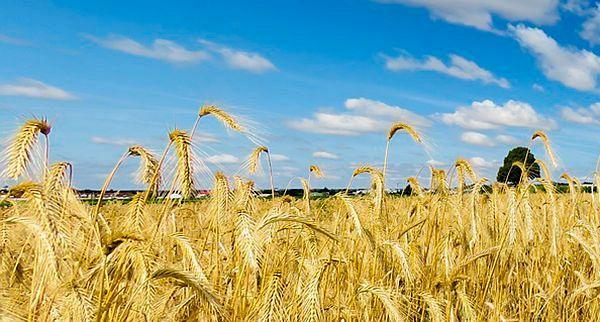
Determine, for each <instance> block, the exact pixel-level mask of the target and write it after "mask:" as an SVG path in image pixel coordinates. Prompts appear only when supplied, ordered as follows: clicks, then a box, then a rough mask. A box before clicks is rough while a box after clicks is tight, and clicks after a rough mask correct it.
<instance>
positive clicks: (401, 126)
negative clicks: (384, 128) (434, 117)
mask: <svg viewBox="0 0 600 322" xmlns="http://www.w3.org/2000/svg"><path fill="white" fill-rule="evenodd" d="M398 131H406V133H408V135H409V136H410V137H411V138H412V139H413V141H415V142H417V143H423V140H422V139H421V135H420V134H419V132H417V130H415V129H414V128H413V127H412V126H410V125H408V124H406V123H400V122H399V123H394V124H392V127H391V128H390V131H389V132H388V136H387V139H388V141H389V140H391V139H392V138H393V137H394V135H396V132H398Z"/></svg>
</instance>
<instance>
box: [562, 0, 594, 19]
mask: <svg viewBox="0 0 600 322" xmlns="http://www.w3.org/2000/svg"><path fill="white" fill-rule="evenodd" d="M589 5H590V3H589V0H567V1H566V2H565V3H563V5H562V8H563V9H565V10H567V11H569V12H572V13H574V14H576V15H580V16H583V15H586V14H587V13H588V11H589V10H590V8H589Z"/></svg>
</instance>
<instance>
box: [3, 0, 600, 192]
mask: <svg viewBox="0 0 600 322" xmlns="http://www.w3.org/2000/svg"><path fill="white" fill-rule="evenodd" d="M598 45H600V9H597V6H596V4H595V3H593V2H586V1H573V0H571V1H561V2H559V1H556V0H533V1H526V2H525V1H517V0H504V1H496V0H482V1H474V0H473V1H460V3H458V2H457V1H450V0H386V1H285V2H282V1H260V2H258V1H255V2H249V1H218V2H217V1H210V2H209V1H172V2H169V3H164V4H149V3H148V2H146V1H144V2H141V1H139V2H136V1H132V2H128V3H127V4H125V3H122V2H121V1H119V2H117V1H114V2H113V1H103V2H98V3H83V2H81V1H54V2H46V1H36V2H34V3H31V2H28V3H26V4H23V3H18V2H16V1H13V2H11V1H5V2H3V3H2V4H0V62H1V63H0V134H1V135H2V136H3V137H7V136H9V135H10V133H12V131H14V129H15V128H16V127H17V126H18V125H19V124H20V122H22V121H23V120H24V119H26V118H27V117H30V116H31V115H45V116H47V117H48V118H49V119H50V120H51V121H52V122H53V124H54V130H53V133H52V134H51V140H52V146H53V148H52V159H53V160H54V161H58V160H67V161H70V162H72V163H73V164H74V166H75V185H76V186H77V187H79V188H96V187H99V186H100V185H101V182H102V180H103V178H104V176H105V175H106V174H107V173H108V171H109V169H110V168H111V167H112V165H113V164H114V162H115V161H116V160H117V159H118V158H119V156H120V155H121V154H122V153H123V151H124V150H125V149H126V148H127V146H128V145H130V144H134V143H135V144H142V145H144V146H147V147H150V148H152V149H154V150H155V151H157V152H160V151H162V149H163V147H164V146H165V144H166V133H167V132H168V131H169V130H171V129H173V128H175V127H179V128H184V129H187V128H190V127H191V125H192V124H193V121H194V118H195V115H196V113H197V110H198V108H199V107H200V106H201V105H202V104H205V103H211V104H217V105H219V106H221V107H223V108H224V109H226V110H227V111H229V112H231V113H233V114H235V115H241V116H244V117H245V118H247V119H249V120H252V121H254V122H255V123H256V127H257V131H258V132H260V133H262V134H263V136H264V138H265V141H266V145H268V146H269V148H270V150H271V152H272V153H273V154H274V155H276V156H275V158H274V159H275V160H274V168H275V172H276V176H277V178H276V185H277V186H285V185H287V184H288V182H289V180H290V179H291V178H293V177H294V176H306V174H307V168H308V165H309V164H317V165H320V166H321V167H322V168H323V169H324V170H325V172H326V174H327V177H326V178H325V179H322V180H316V181H314V185H315V186H328V187H342V186H345V185H346V183H347V182H348V179H349V175H350V174H351V171H352V170H353V168H354V167H356V166H357V165H360V164H365V163H366V164H372V165H381V162H382V159H383V152H384V148H385V132H386V131H387V128H388V127H389V125H390V124H391V123H392V122H394V121H404V122H407V123H411V124H414V125H416V126H418V127H419V128H420V130H421V131H422V133H423V135H424V136H425V137H426V138H427V141H428V143H429V144H428V146H429V148H428V152H426V151H424V149H423V148H422V147H420V146H416V145H415V144H413V143H412V142H411V141H410V140H409V139H408V138H407V137H406V136H397V137H395V138H394V141H393V144H392V149H391V154H390V168H389V175H390V179H389V181H388V183H389V185H390V186H403V185H404V182H405V180H406V177H408V176H413V175H416V174H417V173H419V171H420V170H421V169H422V168H423V167H424V166H426V165H427V164H428V163H432V164H434V165H436V166H438V167H444V168H448V167H449V166H450V165H451V164H452V163H453V161H454V160H455V159H456V158H458V157H464V158H469V159H471V161H472V162H473V163H474V165H475V166H476V168H477V170H478V172H479V174H480V175H483V176H486V177H488V178H491V179H494V178H495V173H496V171H497V168H498V164H499V163H500V162H501V161H502V159H503V158H504V156H505V155H506V152H507V151H508V149H510V148H511V147H513V146H516V145H527V144H529V143H528V138H529V137H530V135H531V133H532V132H533V131H535V130H536V129H544V130H546V131H547V132H548V133H549V136H550V138H551V140H552V142H553V146H554V147H555V150H556V152H557V154H558V156H559V158H560V164H559V166H558V167H557V168H556V169H554V170H553V171H554V172H555V176H556V177H558V176H559V175H560V174H561V173H562V172H563V171H568V172H569V173H570V174H572V175H574V176H577V177H580V178H582V179H584V178H586V177H587V176H589V175H590V174H591V173H592V172H593V171H594V168H595V163H596V158H597V157H598V152H599V147H600V143H599V141H598V134H597V133H598V129H599V128H600V96H599V94H600V91H599V84H598V76H599V75H600V51H599V48H600V47H599V46H598ZM596 53H598V54H596ZM198 134H199V135H198V136H197V137H196V146H197V151H198V155H199V159H201V160H204V161H205V162H206V163H207V165H208V166H209V167H210V168H211V169H213V170H219V169H221V170H224V171H226V172H228V173H230V174H232V173H236V172H237V171H238V169H239V168H240V166H241V164H242V163H243V161H244V159H245V158H246V156H247V155H248V154H249V153H250V152H251V150H252V149H253V147H254V146H253V143H252V142H250V141H249V140H247V139H246V138H244V137H243V136H240V135H238V134H234V133H227V132H226V131H224V130H223V129H222V128H221V127H220V126H219V124H218V123H217V122H216V121H214V120H209V119H207V120H206V121H205V120H203V121H202V123H201V125H200V128H199V131H198ZM532 148H533V151H534V153H535V154H536V155H537V156H539V157H542V158H545V154H544V151H543V148H542V147H541V145H539V144H534V145H533V147H532ZM136 166H137V165H136V162H135V161H130V162H128V163H127V165H126V166H125V167H124V168H123V175H121V176H119V177H118V178H117V180H116V181H115V183H114V186H115V187H118V188H129V187H136V185H135V183H133V181H132V176H130V175H128V173H131V172H133V171H134V170H135V168H136ZM240 174H244V173H243V172H241V173H240ZM426 174H427V170H426V169H425V170H423V171H421V175H423V176H426ZM255 179H256V180H257V182H258V185H259V186H262V187H265V186H266V183H267V181H266V178H265V176H264V175H258V176H256V177H255ZM200 180H201V182H203V183H206V181H207V180H208V179H202V178H201V179H200ZM364 183H365V181H364V180H363V181H360V180H359V181H358V182H357V184H358V185H361V184H364ZM294 185H295V184H294Z"/></svg>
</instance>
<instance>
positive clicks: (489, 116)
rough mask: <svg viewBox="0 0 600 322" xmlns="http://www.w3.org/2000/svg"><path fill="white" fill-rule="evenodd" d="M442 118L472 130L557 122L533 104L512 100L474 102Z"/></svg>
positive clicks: (539, 126)
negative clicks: (538, 111)
mask: <svg viewBox="0 0 600 322" xmlns="http://www.w3.org/2000/svg"><path fill="white" fill-rule="evenodd" d="M441 119H442V121H443V122H444V123H446V124H453V125H458V126H460V127H462V128H466V129H471V130H489V129H497V128H501V127H504V126H507V127H523V128H537V129H552V128H555V127H556V122H555V121H554V120H552V119H549V118H546V117H543V116H541V115H540V114H538V113H537V112H536V111H535V110H534V109H533V107H532V106H531V105H529V104H527V103H524V102H519V101H513V100H510V101H508V102H506V103H505V104H504V105H496V103H494V102H493V101H491V100H484V101H481V102H473V103H472V104H471V105H470V106H461V107H459V108H457V109H456V111H455V112H454V113H444V114H442V115H441Z"/></svg>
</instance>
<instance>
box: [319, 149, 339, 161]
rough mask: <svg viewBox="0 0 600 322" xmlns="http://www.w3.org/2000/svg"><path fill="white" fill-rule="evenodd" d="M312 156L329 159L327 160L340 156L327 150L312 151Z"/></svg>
mask: <svg viewBox="0 0 600 322" xmlns="http://www.w3.org/2000/svg"><path fill="white" fill-rule="evenodd" d="M313 157H315V158H318V159H329V160H337V159H339V158H340V157H339V156H338V155H337V154H334V153H331V152H327V151H317V152H314V153H313Z"/></svg>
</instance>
